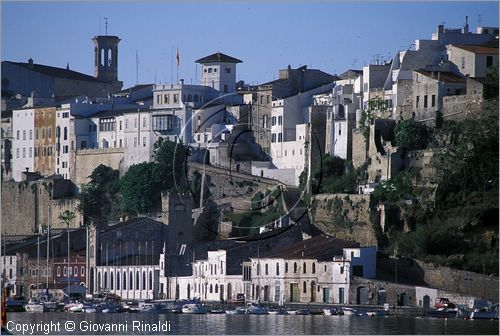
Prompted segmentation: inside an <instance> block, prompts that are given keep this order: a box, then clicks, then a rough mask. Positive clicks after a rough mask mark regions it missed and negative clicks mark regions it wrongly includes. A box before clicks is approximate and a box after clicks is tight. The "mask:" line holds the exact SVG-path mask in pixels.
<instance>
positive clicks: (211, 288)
mask: <svg viewBox="0 0 500 336" xmlns="http://www.w3.org/2000/svg"><path fill="white" fill-rule="evenodd" d="M210 293H213V287H212V284H210Z"/></svg>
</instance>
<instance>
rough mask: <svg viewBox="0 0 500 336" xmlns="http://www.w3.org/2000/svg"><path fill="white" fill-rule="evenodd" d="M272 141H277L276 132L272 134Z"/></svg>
mask: <svg viewBox="0 0 500 336" xmlns="http://www.w3.org/2000/svg"><path fill="white" fill-rule="evenodd" d="M271 142H276V133H273V134H272V135H271Z"/></svg>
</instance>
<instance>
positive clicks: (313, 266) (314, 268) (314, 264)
mask: <svg viewBox="0 0 500 336" xmlns="http://www.w3.org/2000/svg"><path fill="white" fill-rule="evenodd" d="M312 272H313V274H315V273H316V263H313V265H312Z"/></svg>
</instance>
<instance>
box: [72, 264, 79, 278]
mask: <svg viewBox="0 0 500 336" xmlns="http://www.w3.org/2000/svg"><path fill="white" fill-rule="evenodd" d="M73 274H74V275H75V276H78V267H76V266H75V269H74V270H73Z"/></svg>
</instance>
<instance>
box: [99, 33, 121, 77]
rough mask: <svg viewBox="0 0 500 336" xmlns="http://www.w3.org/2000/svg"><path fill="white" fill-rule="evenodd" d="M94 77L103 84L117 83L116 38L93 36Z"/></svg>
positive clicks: (118, 40) (117, 39) (117, 41)
mask: <svg viewBox="0 0 500 336" xmlns="http://www.w3.org/2000/svg"><path fill="white" fill-rule="evenodd" d="M92 41H93V42H94V45H95V48H94V76H95V78H97V79H98V80H101V81H103V82H111V83H112V82H118V43H119V42H120V39H119V38H118V36H107V35H106V36H102V35H101V36H95V37H94V38H93V39H92Z"/></svg>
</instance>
